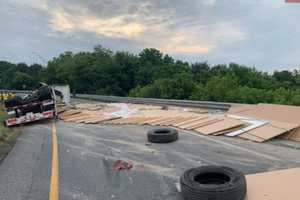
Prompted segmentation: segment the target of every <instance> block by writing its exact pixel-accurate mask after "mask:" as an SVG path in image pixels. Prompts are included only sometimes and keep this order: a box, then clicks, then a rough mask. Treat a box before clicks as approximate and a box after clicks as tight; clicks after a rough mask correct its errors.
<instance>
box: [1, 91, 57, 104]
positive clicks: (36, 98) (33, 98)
mask: <svg viewBox="0 0 300 200" xmlns="http://www.w3.org/2000/svg"><path fill="white" fill-rule="evenodd" d="M50 99H52V95H51V89H50V88H49V87H48V86H44V87H41V88H40V89H39V90H38V91H36V92H34V93H33V94H32V95H29V96H27V97H25V98H24V99H23V98H21V97H19V96H16V97H14V98H12V99H10V100H7V101H5V102H4V104H5V107H6V108H12V107H16V106H21V105H25V104H30V103H35V102H40V101H45V100H50Z"/></svg>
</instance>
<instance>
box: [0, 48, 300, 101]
mask: <svg viewBox="0 0 300 200" xmlns="http://www.w3.org/2000/svg"><path fill="white" fill-rule="evenodd" d="M266 67H267V66H266ZM0 80H1V82H0V88H7V89H8V88H9V89H34V88H35V87H36V86H37V83H38V81H44V82H47V83H49V84H52V83H55V84H58V83H61V84H69V85H70V86H71V89H72V91H73V92H77V93H89V94H101V95H119V96H133V97H153V98H170V99H191V100H208V101H224V102H237V103H253V104H254V103H277V104H290V105H300V70H294V71H286V70H283V71H274V72H273V73H267V72H262V71H259V70H257V69H256V68H254V67H249V66H244V65H240V64H236V63H230V64H228V65H225V64H220V65H210V64H209V63H207V62H199V63H193V64H190V63H187V62H183V61H180V60H174V58H172V57H171V56H169V55H166V54H163V53H162V52H160V51H158V50H156V49H144V50H143V51H142V52H140V53H139V54H137V55H134V54H131V53H128V52H125V51H121V52H115V53H114V52H112V51H111V50H109V49H105V48H103V47H101V46H97V47H95V49H94V50H93V51H91V52H79V53H72V52H65V53H63V54H61V55H59V56H58V57H56V58H53V59H52V60H50V61H49V62H48V64H47V66H45V67H42V66H41V65H38V64H34V65H31V66H28V65H26V64H24V63H20V64H12V63H8V62H0Z"/></svg>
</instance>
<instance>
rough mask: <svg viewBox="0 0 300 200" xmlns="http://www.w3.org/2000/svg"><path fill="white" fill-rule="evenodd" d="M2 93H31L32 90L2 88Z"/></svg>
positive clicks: (0, 91)
mask: <svg viewBox="0 0 300 200" xmlns="http://www.w3.org/2000/svg"><path fill="white" fill-rule="evenodd" d="M0 93H13V94H31V93H32V91H30V90H0Z"/></svg>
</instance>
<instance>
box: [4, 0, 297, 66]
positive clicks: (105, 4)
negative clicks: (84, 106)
mask: <svg viewBox="0 0 300 200" xmlns="http://www.w3.org/2000/svg"><path fill="white" fill-rule="evenodd" d="M299 19H300V3H298V4H297V3H292V4H291V3H289V4H287V3H285V2H284V0H0V24H1V26H0V36H1V37H0V44H1V45H0V47H1V48H0V60H6V61H11V62H26V63H28V64H32V63H41V64H44V65H45V64H46V63H47V61H48V60H50V59H52V58H53V57H57V56H58V55H59V54H61V53H63V52H65V51H73V52H79V51H90V50H92V49H93V47H94V46H95V45H99V44H100V45H102V46H104V47H106V48H110V49H112V50H113V51H120V50H125V51H129V52H131V53H135V54H137V53H139V52H140V51H141V50H142V49H144V48H157V49H159V50H161V51H162V52H164V53H167V54H170V55H172V56H173V57H174V58H176V59H181V60H184V61H187V62H191V63H192V62H205V61H207V62H208V63H210V64H228V63H230V62H235V63H239V64H244V65H248V66H251V67H252V66H255V67H257V68H258V69H260V70H263V71H273V70H284V69H289V70H293V69H300V20H299Z"/></svg>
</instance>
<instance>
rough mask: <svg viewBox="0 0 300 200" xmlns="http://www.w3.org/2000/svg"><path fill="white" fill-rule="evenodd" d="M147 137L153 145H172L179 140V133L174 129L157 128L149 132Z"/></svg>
mask: <svg viewBox="0 0 300 200" xmlns="http://www.w3.org/2000/svg"><path fill="white" fill-rule="evenodd" d="M147 136H148V141H149V142H152V143H170V142H174V141H176V140H178V131H177V130H176V129H172V128H156V129H153V130H150V131H148V134H147Z"/></svg>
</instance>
